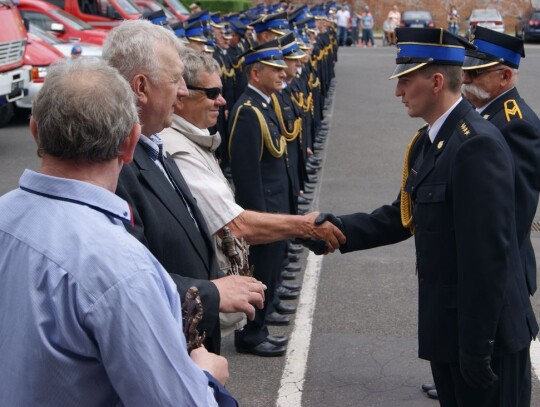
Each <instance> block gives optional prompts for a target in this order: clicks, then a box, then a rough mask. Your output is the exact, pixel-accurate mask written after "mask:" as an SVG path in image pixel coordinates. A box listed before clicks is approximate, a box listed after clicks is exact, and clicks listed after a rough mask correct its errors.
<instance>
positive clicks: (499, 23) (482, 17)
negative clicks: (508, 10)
mask: <svg viewBox="0 0 540 407" xmlns="http://www.w3.org/2000/svg"><path fill="white" fill-rule="evenodd" d="M477 25H479V26H481V27H485V28H489V29H490V30H493V31H498V32H501V33H503V32H504V29H505V28H504V20H503V18H502V16H501V13H499V11H498V10H496V9H494V8H477V9H474V10H473V11H472V12H471V16H470V17H469V26H468V27H467V36H469V35H471V32H472V28H473V27H475V26H477Z"/></svg>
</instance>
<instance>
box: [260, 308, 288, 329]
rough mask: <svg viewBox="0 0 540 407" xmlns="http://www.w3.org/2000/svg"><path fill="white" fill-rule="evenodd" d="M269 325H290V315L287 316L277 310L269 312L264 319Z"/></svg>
mask: <svg viewBox="0 0 540 407" xmlns="http://www.w3.org/2000/svg"><path fill="white" fill-rule="evenodd" d="M264 322H266V324H267V325H282V326H283V325H289V324H290V323H291V319H290V318H289V317H286V316H285V315H281V314H278V313H277V312H275V311H274V312H272V313H271V314H268V315H267V316H266V318H265V320H264Z"/></svg>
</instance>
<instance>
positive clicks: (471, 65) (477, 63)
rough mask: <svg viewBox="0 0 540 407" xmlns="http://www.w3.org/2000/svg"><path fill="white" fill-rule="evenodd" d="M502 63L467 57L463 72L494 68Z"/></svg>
mask: <svg viewBox="0 0 540 407" xmlns="http://www.w3.org/2000/svg"><path fill="white" fill-rule="evenodd" d="M500 63H501V61H492V60H488V59H480V58H475V57H470V56H466V57H465V60H464V61H463V70H464V71H466V70H468V69H478V68H487V67H488V66H493V65H497V64H500Z"/></svg>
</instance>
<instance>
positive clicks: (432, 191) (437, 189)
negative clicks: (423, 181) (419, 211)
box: [416, 183, 446, 203]
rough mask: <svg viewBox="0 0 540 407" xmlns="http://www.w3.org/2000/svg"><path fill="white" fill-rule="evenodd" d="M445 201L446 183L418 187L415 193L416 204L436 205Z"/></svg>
mask: <svg viewBox="0 0 540 407" xmlns="http://www.w3.org/2000/svg"><path fill="white" fill-rule="evenodd" d="M444 201H446V183H444V184H429V185H422V186H420V187H418V190H417V191H416V202H417V203H436V202H444Z"/></svg>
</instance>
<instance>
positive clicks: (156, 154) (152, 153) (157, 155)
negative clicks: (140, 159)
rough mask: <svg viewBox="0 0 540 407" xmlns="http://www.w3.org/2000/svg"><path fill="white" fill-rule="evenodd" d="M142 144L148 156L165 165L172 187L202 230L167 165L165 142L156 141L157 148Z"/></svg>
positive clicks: (196, 225)
mask: <svg viewBox="0 0 540 407" xmlns="http://www.w3.org/2000/svg"><path fill="white" fill-rule="evenodd" d="M140 144H141V146H142V147H143V148H144V150H145V151H146V153H147V154H148V156H149V157H150V158H151V159H152V161H159V162H160V164H161V166H162V167H163V170H164V171H165V174H166V176H167V178H168V179H169V182H170V183H171V185H172V187H173V188H174V190H175V191H176V193H177V194H178V195H179V196H180V198H181V199H182V202H183V203H184V205H185V206H186V209H187V211H188V213H189V216H190V217H191V220H193V223H194V224H195V227H196V228H197V230H200V229H199V224H198V223H197V220H196V219H195V215H194V214H193V210H192V209H191V206H190V205H189V203H188V201H187V200H186V198H185V197H184V194H183V193H182V190H181V189H180V187H179V186H178V184H177V183H176V181H175V180H174V178H173V176H172V174H171V172H170V170H169V168H168V166H167V163H166V162H165V161H166V160H165V157H164V156H163V144H161V143H156V146H157V148H154V147H153V146H151V145H150V144H147V143H140ZM175 165H176V164H175Z"/></svg>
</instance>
